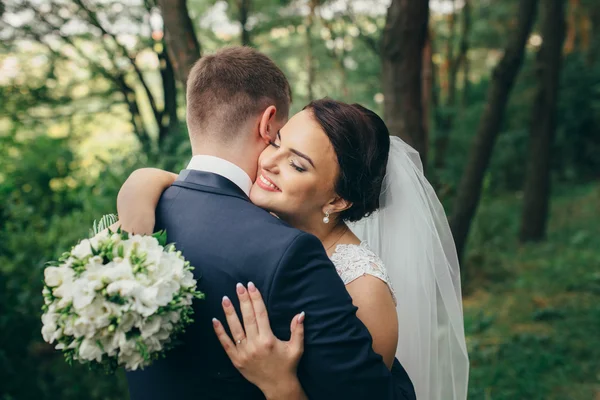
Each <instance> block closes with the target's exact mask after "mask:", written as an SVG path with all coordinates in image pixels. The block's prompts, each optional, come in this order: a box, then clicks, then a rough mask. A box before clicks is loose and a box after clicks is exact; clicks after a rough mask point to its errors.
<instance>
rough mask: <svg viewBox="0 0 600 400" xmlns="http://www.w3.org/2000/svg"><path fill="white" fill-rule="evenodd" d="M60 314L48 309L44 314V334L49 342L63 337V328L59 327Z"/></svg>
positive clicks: (45, 339)
mask: <svg viewBox="0 0 600 400" xmlns="http://www.w3.org/2000/svg"><path fill="white" fill-rule="evenodd" d="M58 317H59V315H58V314H57V313H55V312H51V311H48V312H46V313H45V314H43V315H42V324H43V326H42V336H43V338H44V341H46V342H47V343H53V342H54V341H55V340H58V339H60V338H61V337H62V333H63V332H62V328H59V327H58V324H57V322H58Z"/></svg>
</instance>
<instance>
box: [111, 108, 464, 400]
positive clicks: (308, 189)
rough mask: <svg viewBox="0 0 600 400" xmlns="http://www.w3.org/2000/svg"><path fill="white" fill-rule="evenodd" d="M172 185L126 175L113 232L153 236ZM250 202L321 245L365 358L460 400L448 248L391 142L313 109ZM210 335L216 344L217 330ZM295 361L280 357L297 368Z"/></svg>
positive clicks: (456, 298) (454, 273) (383, 134)
mask: <svg viewBox="0 0 600 400" xmlns="http://www.w3.org/2000/svg"><path fill="white" fill-rule="evenodd" d="M176 177H177V176H176V175H175V174H171V173H169V172H165V171H161V170H157V169H141V170H137V171H135V172H134V173H133V174H132V175H131V176H130V177H129V178H128V180H127V181H126V182H125V184H124V185H123V188H122V189H121V191H120V193H119V200H118V209H119V210H118V211H119V217H120V221H121V225H122V227H123V228H124V229H126V230H128V231H132V232H136V233H151V232H152V231H153V228H154V209H155V207H156V204H157V203H158V200H159V199H160V195H161V193H162V192H163V190H164V189H166V188H167V187H168V186H170V185H171V184H172V183H173V181H174V180H175V179H176ZM250 199H251V200H252V202H253V203H254V204H256V205H258V206H260V207H262V208H264V209H266V210H268V211H270V212H271V213H273V214H275V215H277V216H278V217H279V218H280V219H282V220H284V221H286V222H287V223H289V224H290V225H292V226H294V227H295V228H298V229H301V230H304V231H306V232H309V233H311V234H313V235H315V236H316V237H318V238H319V239H320V240H321V242H322V243H323V247H324V248H325V249H326V251H327V254H328V255H329V257H330V258H331V261H332V262H333V264H334V265H335V267H336V270H337V272H338V274H339V276H340V278H341V279H342V280H343V282H344V284H345V285H346V288H347V290H348V293H349V294H350V296H351V297H352V300H353V303H354V305H355V306H356V307H357V308H358V311H357V316H358V317H359V318H360V319H361V321H362V322H363V323H364V324H365V326H366V327H367V328H368V330H369V332H370V334H371V336H372V338H373V350H374V351H375V352H376V353H378V354H379V355H381V357H382V358H383V360H384V362H385V363H386V365H387V366H388V367H389V368H392V365H394V368H401V367H399V365H397V362H396V364H394V361H395V358H397V359H398V360H399V361H400V363H401V364H402V365H403V366H404V368H405V369H406V372H407V373H408V375H409V377H410V379H411V381H412V382H413V385H414V388H415V392H416V395H417V398H418V399H431V400H452V399H455V400H458V399H466V397H467V383H468V372H469V361H468V356H467V350H466V343H465V336H464V327H463V315H462V300H461V289H460V276H459V265H458V259H457V256H456V251H455V248H454V241H453V239H452V236H451V233H450V229H449V227H448V222H447V219H446V216H445V214H444V209H443V207H442V205H441V204H440V202H439V200H438V199H437V197H436V195H435V192H434V191H433V189H432V187H431V185H430V184H429V182H428V181H427V180H426V179H425V177H424V175H423V168H422V165H421V161H420V158H419V155H418V153H417V152H416V151H415V150H414V149H412V148H411V147H410V146H408V145H407V144H406V143H404V142H403V141H402V140H400V139H399V138H397V137H390V136H389V132H388V130H387V127H386V126H385V124H384V122H383V121H382V120H381V118H379V117H378V116H377V115H376V114H375V113H374V112H372V111H370V110H368V109H366V108H364V107H362V106H360V105H357V104H354V105H349V104H345V103H341V102H337V101H333V100H329V99H323V100H317V101H313V102H311V103H310V104H309V105H307V106H306V107H305V108H304V109H303V110H302V111H301V112H300V113H298V114H296V115H295V116H294V117H292V118H291V119H290V120H289V122H288V123H287V124H286V125H285V126H284V127H283V128H282V129H281V131H280V132H279V133H278V134H277V139H276V140H275V141H274V142H272V143H271V146H269V147H268V148H267V149H265V151H264V152H263V153H262V155H261V157H260V159H259V168H258V178H257V180H256V182H254V185H253V186H252V190H251V192H250ZM199 206H200V207H201V205H199ZM238 218H239V217H238ZM190 222H192V221H190ZM265 240H268V238H265ZM238 289H239V290H238V294H240V293H241V294H242V295H244V294H246V295H247V292H246V291H245V288H243V287H242V288H241V289H240V288H238ZM248 289H249V291H251V292H253V293H256V292H257V291H256V289H255V288H254V287H253V286H252V285H249V287H248ZM251 297H252V296H251ZM240 299H242V297H241V298H240ZM257 301H258V302H261V301H262V300H260V298H258V300H257ZM255 306H256V305H255ZM259 306H260V304H259ZM223 307H224V309H225V311H226V314H227V315H231V314H232V313H233V319H232V320H230V319H229V317H228V322H229V325H230V327H232V326H231V325H232V323H235V321H236V320H237V316H235V312H232V310H233V308H231V303H227V304H226V303H224V304H223ZM228 307H229V308H231V309H230V310H228ZM228 311H229V312H228ZM306 318H310V315H307V316H306ZM238 324H239V322H238ZM214 325H215V331H216V332H217V333H221V334H224V330H223V326H222V325H221V324H220V322H218V321H215V322H214ZM225 335H226V334H225ZM222 336H223V335H220V336H219V338H220V340H221V342H222V344H223V345H224V347H227V342H226V340H227V339H222ZM280 349H282V347H278V346H274V347H273V346H270V347H269V348H267V349H266V351H263V352H262V353H260V354H262V357H263V360H262V361H265V360H269V359H271V360H273V359H276V358H275V357H276V356H277V357H279V358H278V359H281V357H285V356H286V355H285V354H283V353H282V350H280ZM277 352H280V353H281V354H274V353H277ZM228 355H230V358H232V357H233V356H232V355H231V354H230V353H229V352H228ZM299 356H300V353H299V352H296V353H290V354H289V355H288V357H290V358H294V360H292V362H295V363H297V362H298V361H299V358H300V357H299ZM269 357H271V358H269ZM232 361H235V360H233V359H232ZM246 361H247V362H246V363H245V364H244V365H241V363H240V362H239V360H237V362H235V363H234V364H235V365H236V366H237V367H238V369H240V372H241V373H242V374H244V376H246V374H248V373H249V371H250V372H251V373H253V379H254V380H253V383H255V384H256V379H265V380H273V379H277V377H275V376H273V375H272V372H269V374H265V373H263V375H262V376H261V371H258V369H260V367H259V362H258V361H260V360H257V359H256V355H255V358H254V359H251V360H246ZM394 368H392V371H394ZM253 369H254V371H252V370H253ZM257 386H260V385H257Z"/></svg>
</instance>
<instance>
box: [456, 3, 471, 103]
mask: <svg viewBox="0 0 600 400" xmlns="http://www.w3.org/2000/svg"><path fill="white" fill-rule="evenodd" d="M462 18H463V21H462V32H461V38H460V48H459V54H460V59H461V64H462V67H463V93H462V104H461V106H462V108H463V109H464V108H466V106H467V99H468V96H469V83H470V81H469V67H470V65H469V35H470V34H471V0H465V4H464V6H463V12H462Z"/></svg>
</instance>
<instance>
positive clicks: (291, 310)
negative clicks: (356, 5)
mask: <svg viewBox="0 0 600 400" xmlns="http://www.w3.org/2000/svg"><path fill="white" fill-rule="evenodd" d="M290 101H291V91H290V86H289V83H288V81H287V79H286V78H285V76H284V74H283V72H282V71H281V70H280V69H279V68H278V67H277V66H276V65H275V64H274V63H273V61H271V60H270V59H269V58H268V57H266V56H265V55H263V54H261V53H259V52H257V51H256V50H253V49H250V48H246V47H232V48H228V49H225V50H222V51H220V52H218V53H216V54H214V55H210V56H205V57H203V58H202V59H200V61H198V62H197V63H196V65H195V66H194V68H193V69H192V71H191V73H190V76H189V77H188V82H187V124H188V130H189V135H190V140H191V144H192V151H193V154H194V157H193V158H192V160H191V162H190V164H189V165H188V169H186V170H184V171H182V173H181V174H180V176H179V178H178V180H177V181H176V182H175V183H174V184H173V186H171V187H170V188H169V189H167V190H166V191H165V192H164V193H163V195H162V198H161V200H160V202H159V204H158V208H157V211H156V229H166V230H167V232H168V234H169V241H170V242H175V243H177V248H178V249H180V250H182V252H183V254H184V255H185V257H186V259H187V260H189V261H190V262H191V264H192V265H193V266H195V267H196V270H195V271H194V272H195V274H196V278H197V279H198V289H199V290H200V291H202V292H203V293H205V295H206V299H205V300H200V301H196V302H195V304H194V309H195V316H194V317H195V322H194V323H193V324H192V325H191V326H190V327H189V328H188V329H187V332H186V333H185V335H184V336H183V337H182V341H183V344H182V345H180V346H178V347H176V349H175V350H173V351H171V352H169V353H168V354H167V356H166V358H165V359H162V360H159V361H156V362H155V363H154V365H152V366H151V367H149V368H146V369H145V370H144V371H135V372H129V373H127V379H128V383H129V392H130V396H131V399H132V400H142V399H144V400H152V399H177V400H180V399H245V400H252V399H262V398H264V396H263V394H262V392H261V391H259V390H258V388H257V387H255V386H254V385H252V384H251V383H250V382H248V381H246V380H245V379H244V378H243V377H242V376H241V374H240V373H239V372H238V371H237V370H236V369H235V368H234V366H233V365H232V363H231V362H230V360H229V358H228V357H227V355H226V354H225V352H224V351H223V349H222V347H221V345H220V344H219V342H218V339H217V337H216V335H215V333H214V331H213V327H212V323H211V319H212V318H213V317H217V318H218V319H220V320H221V321H223V320H225V318H224V315H223V311H222V308H221V299H222V297H223V295H228V297H229V298H230V299H232V301H234V300H236V299H237V296H236V294H235V286H236V283H238V282H242V283H244V284H246V283H247V282H248V281H252V282H254V283H255V284H256V286H257V287H258V288H259V289H260V290H261V292H262V294H263V297H264V299H265V301H266V305H267V309H268V313H269V317H270V321H271V327H272V329H273V332H274V333H275V335H276V336H277V337H279V338H280V339H284V340H287V339H288V338H289V337H290V321H291V320H292V318H293V317H294V315H296V314H297V313H299V312H300V311H305V313H306V321H305V346H304V348H305V351H304V355H303V358H302V360H301V362H300V364H299V366H298V377H299V380H300V383H301V384H302V387H303V389H304V391H305V392H306V394H307V396H308V397H309V398H310V399H338V398H339V399H366V398H372V399H405V398H414V392H413V390H412V385H411V383H410V381H409V380H408V377H407V376H406V375H405V374H404V375H402V376H401V377H400V379H398V378H395V379H392V375H391V373H390V372H389V371H388V369H387V368H386V366H385V365H384V363H383V361H382V359H381V357H380V356H378V355H376V354H375V353H374V352H373V350H372V340H371V337H370V335H369V333H368V331H367V329H366V328H365V326H364V325H363V324H362V323H361V321H360V320H359V319H358V318H357V317H356V313H355V312H356V308H355V307H354V306H353V305H352V300H351V298H350V296H349V295H348V293H347V291H346V289H345V287H344V285H343V283H342V281H341V279H340V278H339V276H338V275H337V273H336V271H335V268H334V267H333V265H332V264H331V262H330V261H329V259H328V258H327V255H326V253H325V251H324V249H323V246H322V245H321V242H320V241H319V240H318V239H317V238H316V237H314V236H312V235H309V234H307V233H304V232H301V231H299V230H296V229H293V228H291V227H289V226H288V225H286V224H285V223H283V222H281V221H279V220H278V219H276V218H274V217H273V216H271V215H270V214H269V213H268V212H266V211H264V210H262V209H260V208H258V207H256V206H254V205H253V204H252V203H251V202H250V200H249V198H248V194H249V191H250V187H251V186H252V182H253V181H254V180H255V178H256V172H257V164H258V162H257V161H258V156H259V154H260V153H261V152H262V151H263V150H264V149H265V148H266V146H267V145H268V143H269V141H270V140H271V139H274V137H275V135H276V133H277V131H278V130H279V129H280V128H281V127H282V126H283V125H284V123H285V122H286V120H287V118H288V113H289V107H290ZM234 304H235V306H236V308H238V309H239V304H237V303H236V302H235V301H234ZM284 386H285V385H284ZM274 396H275V397H278V398H286V396H285V393H275V394H274Z"/></svg>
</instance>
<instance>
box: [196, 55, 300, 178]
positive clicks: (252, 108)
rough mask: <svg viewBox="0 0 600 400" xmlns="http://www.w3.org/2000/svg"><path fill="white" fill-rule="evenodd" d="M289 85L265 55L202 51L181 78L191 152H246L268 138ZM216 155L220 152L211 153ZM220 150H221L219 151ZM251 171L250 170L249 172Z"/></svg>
mask: <svg viewBox="0 0 600 400" xmlns="http://www.w3.org/2000/svg"><path fill="white" fill-rule="evenodd" d="M290 102H291V90H290V85H289V82H288V81H287V79H286V77H285V75H284V74H283V72H282V71H281V70H280V69H279V68H278V67H277V66H276V65H275V63H274V62H273V61H272V60H271V59H270V58H269V57H267V56H266V55H264V54H262V53H260V52H258V51H256V50H254V49H252V48H249V47H230V48H226V49H223V50H221V51H218V52H217V53H215V54H212V55H207V56H204V57H202V58H201V59H200V60H199V61H198V62H197V63H196V64H195V65H194V67H193V68H192V70H191V72H190V75H189V77H188V81H187V123H188V130H189V134H190V140H191V142H192V150H193V151H194V153H195V154H197V153H201V152H205V150H206V149H207V148H209V149H210V151H211V152H215V151H216V152H217V153H218V152H219V148H222V149H230V151H234V150H235V149H241V148H243V149H245V151H244V152H245V153H246V154H245V155H246V158H248V157H254V162H255V161H256V159H257V158H258V153H259V152H260V150H261V149H259V148H260V147H261V146H262V149H264V147H265V146H266V145H267V144H268V142H269V139H274V136H275V135H276V133H277V131H278V130H279V128H281V126H283V124H284V123H285V122H286V121H287V119H288V114H289V108H290ZM216 155H220V154H216ZM221 156H222V155H221ZM251 175H252V174H251Z"/></svg>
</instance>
